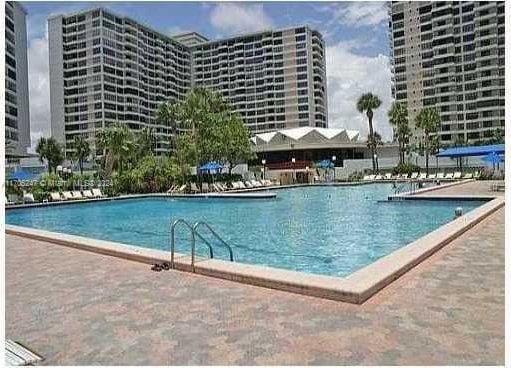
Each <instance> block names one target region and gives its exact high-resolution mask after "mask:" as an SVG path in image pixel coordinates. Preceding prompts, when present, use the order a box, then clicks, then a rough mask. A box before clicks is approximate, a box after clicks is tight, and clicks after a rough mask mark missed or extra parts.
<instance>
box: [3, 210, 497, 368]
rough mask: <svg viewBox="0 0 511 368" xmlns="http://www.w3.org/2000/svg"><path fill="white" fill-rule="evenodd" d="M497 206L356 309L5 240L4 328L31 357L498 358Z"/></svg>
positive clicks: (216, 360) (170, 360)
mask: <svg viewBox="0 0 511 368" xmlns="http://www.w3.org/2000/svg"><path fill="white" fill-rule="evenodd" d="M504 309H505V305H504V209H501V210H499V211H498V212H496V213H495V214H493V215H492V216H490V217H489V218H487V219H486V220H485V221H484V222H483V223H481V224H480V225H478V226H476V227H475V228H474V229H472V230H470V231H469V232H467V233H465V234H464V235H463V236H461V237H460V238H458V239H457V240H455V241H454V242H452V243H451V244H449V245H448V246H446V247H445V248H444V249H442V250H441V251H440V252H438V253H436V254H435V255H434V256H433V257H431V258H430V259H428V260H427V261H425V262H423V263H422V264H421V265H419V266H418V267H416V268H415V269H413V270H412V271H410V272H408V273H407V274H406V275H404V276H403V277H401V278H400V279H399V280H397V281H396V282H394V283H393V284H391V285H390V286H389V287H387V288H386V289H384V290H383V291H382V292H380V293H379V294H377V295H376V296H375V297H373V298H372V299H370V300H369V301H368V302H366V303H365V304H363V305H361V306H357V305H351V304H346V303H340V302H334V301H328V300H322V299H317V298H312V297H305V296H300V295H295V294H291V293H285V292H279V291H274V290H269V289H265V288H259V287H254V286H248V285H242V284H237V283H233V282H229V281H224V280H219V279H213V278H207V277H204V276H196V275H193V274H189V273H182V272H177V271H162V272H160V273H155V272H152V271H150V267H149V266H148V265H144V264H139V263H135V262H130V261H125V260H121V259H117V258H113V257H107V256H101V255H97V254H93V253H88V252H84V251H79V250H74V249H71V248H66V247H63V246H59V245H54V244H49V243H45V242H39V241H34V240H27V239H23V238H20V237H15V236H10V235H8V236H6V336H7V337H8V338H11V339H14V340H17V341H20V342H22V343H24V344H26V345H28V346H29V347H30V348H32V349H33V350H35V351H36V352H38V353H40V354H41V355H43V356H44V357H46V360H45V362H44V363H45V364H54V365H59V364H62V365H63V364H66V365H73V364H75V365H86V364H96V365H107V364H109V365H113V364H116V365H123V364H140V365H144V364H146V365H148V364H158V365H166V364H183V365H185V364H204V365H206V364H226V365H227V364H233V365H234V364H244V365H245V364H254V365H255V364H303V365H307V364H325V365H329V364H337V365H345V364H352V365H355V364H367V365H372V364H386V365H392V364H413V365H424V364H427V365H435V364H449V365H458V364H480V365H486V364H499V365H500V364H504Z"/></svg>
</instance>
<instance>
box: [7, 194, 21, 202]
mask: <svg viewBox="0 0 511 368" xmlns="http://www.w3.org/2000/svg"><path fill="white" fill-rule="evenodd" d="M19 201H20V199H19V197H18V195H17V194H7V203H9V204H16V203H18V202H19Z"/></svg>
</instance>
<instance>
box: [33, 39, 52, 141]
mask: <svg viewBox="0 0 511 368" xmlns="http://www.w3.org/2000/svg"><path fill="white" fill-rule="evenodd" d="M28 90H29V98H30V136H31V141H32V147H35V146H36V145H37V141H38V140H39V138H41V137H43V136H49V135H50V76H49V68H48V38H47V36H45V37H43V38H34V39H32V40H31V41H30V46H29V47H28Z"/></svg>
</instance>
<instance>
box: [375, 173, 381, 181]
mask: <svg viewBox="0 0 511 368" xmlns="http://www.w3.org/2000/svg"><path fill="white" fill-rule="evenodd" d="M382 179H383V176H382V175H380V174H378V175H376V176H375V177H374V180H382Z"/></svg>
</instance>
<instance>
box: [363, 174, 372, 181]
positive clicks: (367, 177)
mask: <svg viewBox="0 0 511 368" xmlns="http://www.w3.org/2000/svg"><path fill="white" fill-rule="evenodd" d="M362 180H363V181H368V180H370V179H369V175H364V177H363V178H362Z"/></svg>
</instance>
